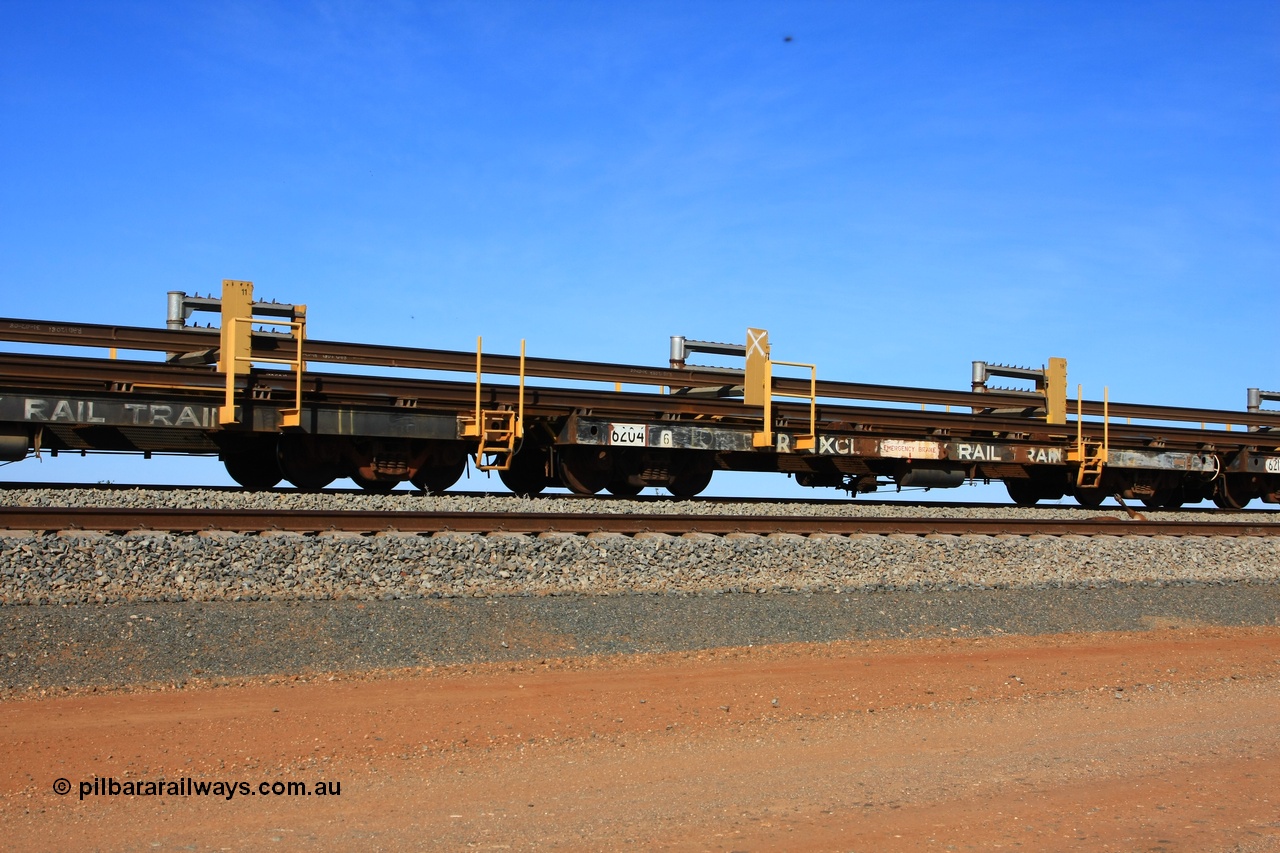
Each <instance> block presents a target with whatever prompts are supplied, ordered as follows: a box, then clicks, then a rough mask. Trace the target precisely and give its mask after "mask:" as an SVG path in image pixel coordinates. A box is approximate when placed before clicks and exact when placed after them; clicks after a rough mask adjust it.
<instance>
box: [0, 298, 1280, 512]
mask: <svg viewBox="0 0 1280 853" xmlns="http://www.w3.org/2000/svg"><path fill="white" fill-rule="evenodd" d="M196 312H212V313H214V314H216V315H217V316H218V318H219V320H220V322H219V325H218V327H217V328H212V327H199V326H192V325H189V324H188V321H189V320H190V319H191V317H192V315H193V314H194V313H196ZM0 340H5V341H10V342H18V343H23V344H47V345H50V346H58V347H67V346H77V347H83V348H88V349H99V350H100V349H107V350H109V353H108V354H107V356H106V357H103V356H102V355H100V354H90V355H77V356H66V355H60V354H44V353H37V354H31V353H20V352H6V353H0V458H3V459H4V460H7V461H16V460H21V459H24V458H26V457H28V456H32V455H39V454H41V453H50V454H58V453H66V452H80V453H90V452H130V453H141V454H144V455H149V454H153V453H180V454H206V455H211V456H212V455H216V456H217V457H218V458H219V459H220V460H221V461H222V463H223V464H224V465H225V466H226V470H227V473H228V474H229V475H230V477H231V478H232V479H233V480H235V481H236V482H237V483H239V484H240V485H241V486H243V487H245V488H248V489H267V488H272V487H274V486H276V485H277V484H279V483H281V482H282V481H287V482H288V483H290V484H292V485H293V486H295V487H297V488H299V489H308V490H314V489H320V488H323V487H325V486H327V485H329V484H330V483H332V482H334V481H336V480H339V479H342V478H350V479H351V480H353V481H354V482H355V483H357V484H358V485H359V486H360V487H362V488H364V489H366V490H369V491H374V492H378V491H388V490H390V489H392V488H394V487H395V486H397V485H398V484H400V483H402V482H404V481H408V482H410V483H412V484H413V485H414V486H415V487H417V488H419V489H423V490H426V491H429V492H441V491H444V490H446V489H448V488H450V487H451V486H453V485H454V484H455V483H456V482H457V481H458V480H459V479H460V478H461V476H462V475H463V473H464V472H465V471H466V470H467V467H468V466H472V467H474V468H476V469H479V470H482V471H492V472H495V473H496V474H497V475H498V476H499V477H500V478H501V481H502V482H503V483H504V484H505V485H506V486H507V487H508V488H509V489H511V490H512V491H513V492H516V493H518V494H524V495H532V494H537V493H540V492H542V491H543V490H544V489H546V488H549V487H563V488H566V489H569V490H570V491H572V492H576V493H579V494H592V493H596V492H600V491H604V490H607V491H609V492H611V493H613V494H615V495H621V496H634V495H636V494H639V493H640V491H641V490H642V489H644V488H646V487H659V488H664V489H666V490H667V491H668V492H670V493H671V494H673V495H677V496H681V497H692V496H694V495H697V494H698V493H700V492H701V491H702V490H703V489H705V488H706V487H707V485H708V484H709V483H710V481H711V478H712V477H713V475H714V474H715V472H716V471H717V470H735V471H757V472H777V473H782V474H786V475H789V476H792V477H794V478H795V480H796V481H797V482H798V483H800V484H801V485H804V486H811V487H833V488H838V489H844V490H846V491H848V492H849V493H850V494H859V493H867V492H873V491H876V490H877V489H880V488H884V487H896V488H904V487H922V488H951V487H956V486H960V485H962V484H964V483H966V482H990V481H996V480H998V481H1001V482H1003V483H1004V485H1005V487H1006V489H1007V490H1008V493H1009V495H1010V497H1011V498H1012V500H1013V501H1014V502H1015V503H1018V504H1023V505H1030V504H1034V503H1036V502H1037V501H1040V500H1056V499H1060V498H1062V497H1064V496H1068V495H1070V496H1073V497H1074V498H1075V500H1077V501H1078V502H1079V503H1081V504H1084V505H1087V506H1093V505H1097V504H1099V503H1101V501H1103V500H1104V499H1105V498H1107V497H1108V496H1118V497H1121V498H1129V499H1138V500H1141V501H1142V502H1143V503H1145V504H1147V505H1148V506H1164V507H1174V506H1178V505H1181V504H1183V503H1196V502H1199V501H1202V500H1212V501H1214V502H1215V503H1217V504H1218V505H1219V506H1222V507H1231V508H1241V507H1244V506H1246V505H1247V504H1249V502H1250V501H1253V500H1261V501H1264V502H1267V503H1280V412H1276V411H1273V410H1268V409H1265V408H1264V404H1266V403H1268V402H1273V401H1276V400H1280V394H1278V393H1276V392H1269V391H1263V390H1260V389H1248V390H1247V406H1246V408H1245V409H1244V410H1242V411H1223V410H1205V409H1191V408H1180V407H1171V406H1152V405H1139V404H1130V403H1119V402H1112V401H1110V400H1109V399H1107V395H1106V394H1104V395H1103V399H1102V400H1087V399H1083V397H1082V394H1081V392H1080V389H1079V387H1078V386H1077V390H1076V393H1075V396H1074V398H1073V397H1072V396H1071V394H1070V393H1069V388H1068V385H1067V370H1066V362H1065V361H1064V360H1063V359H1058V358H1052V359H1049V360H1048V363H1047V365H1046V366H1044V367H1042V368H1034V369H1033V368H1021V367H1008V366H1003V365H993V364H988V363H986V362H974V363H973V366H972V368H973V372H972V382H971V387H970V388H969V389H968V390H945V389H924V388H907V387H899V386H892V385H872V384H863V383H850V382H835V381H831V380H827V379H822V380H820V379H819V378H818V376H817V368H816V367H815V366H814V365H809V364H800V363H795V362H785V361H779V360H775V359H774V358H773V356H772V352H771V347H770V343H769V338H768V333H767V332H766V331H764V330H762V329H748V330H747V333H746V341H745V343H742V344H725V343H714V342H707V341H698V340H692V339H688V338H684V337H673V338H672V339H671V343H670V347H671V348H670V359H669V363H668V364H667V365H666V366H640V365H625V364H602V363H588V362H576V361H568V360H561V359H549V358H532V357H527V356H526V355H525V353H524V346H523V344H522V345H521V352H520V354H519V355H495V354H487V353H485V352H484V351H483V347H482V346H481V343H480V342H479V341H478V342H477V348H476V352H474V353H469V352H458V351H451V350H432V349H422V348H410V347H389V346H375V345H369V344H356V343H343V342H332V341H317V340H309V339H308V338H307V336H306V308H305V306H302V305H292V304H284V303H277V302H257V301H255V300H254V298H253V287H252V284H251V283H250V282H243V281H230V280H228V281H225V282H223V289H222V293H221V296H220V297H216V298H215V297H212V296H210V297H199V296H190V295H188V294H185V293H182V292H176V291H175V292H172V293H170V294H169V313H168V322H167V324H166V327H165V328H148V327H131V326H108V325H95V324H80V323H66V322H47V321H42V320H23V319H0ZM122 351H123V352H127V353H130V354H133V355H134V356H135V357H133V358H128V359H126V358H119V357H117V356H118V354H119V353H120V352H122ZM695 353H710V354H716V355H719V356H727V357H729V358H731V359H738V358H740V359H741V360H742V366H741V367H704V366H696V365H692V364H690V363H689V361H688V358H689V356H691V355H693V354H695ZM148 354H150V357H148ZM326 364H331V365H343V366H345V367H351V366H357V367H369V368H374V369H375V370H374V371H373V372H368V373H363V374H353V373H351V372H349V371H344V372H331V371H325V370H324V369H323V366H324V365H326ZM318 367H319V368H320V369H317V368H318ZM377 368H407V369H409V370H410V371H420V372H421V373H420V376H419V375H415V376H414V377H413V378H404V376H402V375H396V376H391V375H386V373H385V371H384V372H383V373H378V372H376V369H377ZM442 376H443V377H445V378H440V377H442ZM494 377H504V378H503V379H501V380H500V381H499V380H496V379H495V378H494ZM993 377H1004V378H1009V379H1013V380H1017V381H1020V382H1024V383H1028V384H1029V387H1027V388H1025V389H1023V390H1017V389H1007V388H1006V389H999V388H994V387H991V386H990V384H989V381H990V379H992V378H993ZM539 379H542V380H546V379H552V380H558V381H557V382H555V383H554V384H553V385H537V384H533V382H536V381H537V380H539ZM530 380H533V382H531V381H530ZM565 380H568V381H565Z"/></svg>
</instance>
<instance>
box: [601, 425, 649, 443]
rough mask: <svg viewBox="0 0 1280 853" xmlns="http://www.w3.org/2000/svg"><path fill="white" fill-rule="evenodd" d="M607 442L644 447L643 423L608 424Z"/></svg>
mask: <svg viewBox="0 0 1280 853" xmlns="http://www.w3.org/2000/svg"><path fill="white" fill-rule="evenodd" d="M609 443H610V444H617V445H621V446H622V447H644V446H645V445H646V442H645V427H644V424H609Z"/></svg>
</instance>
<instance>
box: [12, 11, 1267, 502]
mask: <svg viewBox="0 0 1280 853" xmlns="http://www.w3.org/2000/svg"><path fill="white" fill-rule="evenodd" d="M0 111H2V115H3V126H4V133H3V134H0V277H2V279H3V292H4V303H3V308H2V309H0V314H2V315H6V316H16V317H39V318H46V319H55V320H82V321H94V322H111V323H121V324H133V325H150V324H155V325H159V324H161V323H163V320H164V310H165V298H164V294H165V292H166V291H168V290H171V289H181V290H187V291H188V292H194V291H200V292H208V291H214V290H216V289H217V287H218V285H219V282H220V281H221V279H223V278H245V279H251V280H253V281H254V282H255V283H256V287H257V293H258V295H259V296H260V297H265V298H276V299H279V300H281V301H290V302H304V303H306V304H307V305H308V306H309V309H310V329H309V331H310V334H311V335H312V336H313V337H319V338H327V339H343V340H356V341H371V342H373V341H378V342H388V343H397V344H408V345H421V346H429V347H445V348H458V349H469V348H471V347H473V346H474V341H475V337H476V336H477V335H484V337H485V340H486V345H487V346H488V347H492V348H494V349H496V350H503V351H513V350H515V349H516V347H517V346H518V342H519V340H520V339H521V338H527V339H528V342H529V343H528V346H529V351H530V353H532V354H536V355H544V356H555V357H566V358H582V359H599V360H609V361H623V362H643V363H663V362H664V361H665V359H666V353H667V338H668V336H670V335H672V334H683V335H686V336H689V337H698V338H710V339H715V340H729V341H741V340H742V339H743V337H744V330H745V328H746V327H747V326H750V325H754V326H763V327H766V328H768V329H769V330H770V333H771V337H772V341H773V351H774V356H775V357H776V358H780V359H788V360H793V361H811V362H816V363H817V364H818V366H819V371H820V374H819V375H820V376H824V377H827V378H832V379H845V380H851V381H866V382H886V383H894V384H903V385H924V386H933V387H951V388H964V387H967V383H968V378H969V362H970V361H971V360H973V359H987V360H991V361H1009V362H1016V363H1020V364H1034V365H1039V364H1042V363H1044V361H1045V360H1046V359H1047V358H1048V357H1049V356H1065V357H1066V358H1067V359H1068V361H1069V365H1070V382H1071V384H1072V386H1073V387H1074V385H1075V383H1077V382H1083V383H1084V385H1085V389H1086V394H1087V395H1088V396H1100V395H1101V390H1102V386H1103V385H1104V384H1105V385H1109V386H1110V388H1111V394H1112V396H1113V398H1117V399H1125V400H1133V401H1140V402H1160V403H1168V404H1179V405H1194V406H1214V407H1222V408H1230V409H1242V408H1243V407H1244V404H1245V388H1246V387H1248V386H1261V387H1264V388H1275V387H1277V386H1280V369H1278V367H1277V357H1276V341H1277V333H1276V328H1277V319H1278V318H1280V285H1278V281H1277V270H1280V3H1276V2H1274V0H1266V2H1227V3H1222V2H1150V3H1147V2H1122V3H1117V2H1043V3H1035V2H1013V0H1010V2H972V3H964V2H924V3H911V2H896V3H882V2H848V3H829V2H819V3H752V2H705V3H663V2H639V0H636V2H610V3H598V2H580V3H558V2H465V3H406V2H367V3H341V2H328V3H306V2H280V3H270V2H227V1H226V0H222V2H209V3H200V2H177V3H162V2H126V0H113V2H83V3H80V2H56V0H52V1H51V2H34V0H32V2H26V0H0ZM35 464H37V463H32V462H24V463H22V464H20V465H12V466H8V467H7V468H3V469H0V477H3V478H6V479H24V478H26V477H28V476H41V477H46V476H54V473H55V472H56V471H61V470H64V469H67V470H66V478H69V479H73V478H75V477H77V476H83V475H84V473H85V472H84V470H81V469H80V468H79V467H77V468H76V470H70V469H68V468H67V465H64V464H62V460H59V461H58V463H57V464H56V467H55V465H51V464H50V463H48V462H46V463H45V464H44V467H43V469H42V470H41V471H39V472H36V471H28V470H26V469H27V468H28V466H31V465H35ZM85 464H86V463H84V462H78V463H77V466H83V465H85ZM134 468H135V469H136V466H134ZM104 470H105V469H104ZM124 470H129V468H126V469H124ZM142 470H143V471H147V470H149V469H142ZM157 470H158V469H157ZM196 470H198V471H199V472H200V473H198V474H195V475H192V476H194V477H197V478H199V479H202V480H204V481H207V482H225V481H226V479H225V476H224V475H223V474H222V472H221V466H219V465H218V464H217V463H214V462H205V463H203V464H202V465H201V466H199V467H198V469H196ZM90 476H92V475H90ZM110 476H111V477H113V478H115V479H124V480H128V479H133V478H131V477H130V476H129V475H128V474H125V473H115V474H111V475H110ZM147 476H152V475H149V474H148V475H147ZM137 478H141V476H139V477H137Z"/></svg>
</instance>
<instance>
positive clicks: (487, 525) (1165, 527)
mask: <svg viewBox="0 0 1280 853" xmlns="http://www.w3.org/2000/svg"><path fill="white" fill-rule="evenodd" d="M0 528H3V529H6V530H33V531H61V530H86V531H113V532H114V531H130V530H149V531H165V532H199V531H227V532H249V533H260V532H270V531H279V532H291V533H324V532H327V531H334V532H347V533H379V532H393V531H394V532H399V533H409V534H428V533H449V532H454V533H522V534H535V533H572V534H589V533H618V534H624V535H635V534H638V533H666V534H669V535H673V536H678V535H681V534H685V533H707V534H713V535H718V536H723V535H727V534H731V533H755V534H760V535H769V534H774V533H792V534H799V535H807V534H814V533H825V534H836V535H846V536H847V535H850V534H857V533H870V534H876V535H889V534H894V533H899V534H909V535H916V536H923V535H928V534H951V535H964V534H978V535H985V536H996V535H1013V536H1032V535H1046V536H1068V535H1077V536H1099V535H1106V536H1232V537H1234V536H1280V524H1272V523H1259V522H1246V521H1213V522H1201V521H1155V522H1153V521H1141V520H1133V519H1120V518H1115V517H1112V516H1098V517H1092V518H1088V519H1008V518H882V517H867V518H850V517H830V516H825V517H824V516H763V515H761V516H742V515H669V514H656V513H548V512H529V513H513V512H376V511H330V510H286V511H281V510H231V509H214V510H203V509H161V510H140V509H131V508H93V507H69V508H68V507H52V508H51V507H6V508H3V509H0Z"/></svg>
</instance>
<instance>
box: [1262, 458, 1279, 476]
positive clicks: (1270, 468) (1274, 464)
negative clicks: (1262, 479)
mask: <svg viewBox="0 0 1280 853" xmlns="http://www.w3.org/2000/svg"><path fill="white" fill-rule="evenodd" d="M1263 466H1264V468H1265V469H1266V472H1267V473H1268V474H1280V458H1277V457H1274V456H1268V457H1267V461H1266V462H1265V463H1263Z"/></svg>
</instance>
